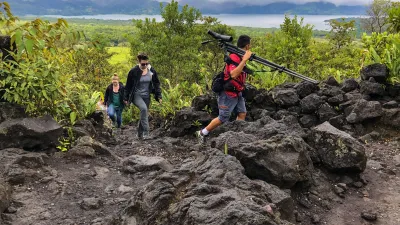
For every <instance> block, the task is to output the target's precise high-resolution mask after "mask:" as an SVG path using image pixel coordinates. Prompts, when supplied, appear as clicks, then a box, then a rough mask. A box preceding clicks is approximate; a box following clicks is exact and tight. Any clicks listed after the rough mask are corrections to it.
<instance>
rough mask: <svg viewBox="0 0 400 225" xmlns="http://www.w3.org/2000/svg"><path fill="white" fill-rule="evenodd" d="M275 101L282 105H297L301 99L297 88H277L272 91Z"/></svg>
mask: <svg viewBox="0 0 400 225" xmlns="http://www.w3.org/2000/svg"><path fill="white" fill-rule="evenodd" d="M272 98H273V99H274V101H275V103H276V104H278V105H279V106H282V107H290V106H294V105H297V104H298V103H299V101H300V99H299V96H298V95H297V92H296V90H295V89H291V88H290V89H275V90H274V91H273V92H272Z"/></svg>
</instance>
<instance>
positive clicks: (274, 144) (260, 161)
mask: <svg viewBox="0 0 400 225" xmlns="http://www.w3.org/2000/svg"><path fill="white" fill-rule="evenodd" d="M249 140H251V139H249ZM228 149H229V153H230V154H231V155H233V156H235V157H236V158H237V159H238V160H239V161H240V162H241V164H242V165H243V167H244V168H245V171H246V174H247V176H248V177H250V178H252V179H260V180H264V181H266V182H268V183H271V184H275V185H277V186H279V187H282V188H291V187H293V186H294V185H295V184H296V183H298V182H306V181H308V180H310V179H311V173H312V168H313V167H312V161H311V159H310V157H309V155H308V149H309V147H308V145H307V144H306V143H305V142H304V141H303V139H301V138H299V137H294V136H284V135H278V136H274V137H272V138H270V139H268V140H260V141H256V142H251V143H243V144H241V145H239V146H230V147H228Z"/></svg>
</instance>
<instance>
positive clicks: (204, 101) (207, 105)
mask: <svg viewBox="0 0 400 225" xmlns="http://www.w3.org/2000/svg"><path fill="white" fill-rule="evenodd" d="M192 107H193V108H194V110H195V111H207V110H211V111H212V112H217V113H218V103H217V96H216V94H205V95H200V96H196V97H195V98H194V99H193V101H192Z"/></svg>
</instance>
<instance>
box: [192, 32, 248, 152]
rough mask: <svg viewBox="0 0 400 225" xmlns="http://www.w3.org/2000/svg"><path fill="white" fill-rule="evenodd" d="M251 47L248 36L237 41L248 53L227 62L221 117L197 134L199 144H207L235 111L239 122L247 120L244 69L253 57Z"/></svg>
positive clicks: (219, 98) (220, 110)
mask: <svg viewBox="0 0 400 225" xmlns="http://www.w3.org/2000/svg"><path fill="white" fill-rule="evenodd" d="M250 45H251V38H250V37H249V36H247V35H241V36H240V37H239V39H238V41H237V47H238V48H240V49H242V50H244V51H246V53H245V54H244V55H243V57H242V58H241V57H240V56H239V55H237V54H234V53H232V54H230V55H229V58H230V60H227V63H226V66H225V70H224V91H222V92H220V93H219V97H218V109H219V115H218V117H217V118H215V119H213V120H212V121H211V123H210V124H209V125H208V126H207V127H206V128H204V129H203V130H199V131H197V132H196V136H197V138H198V140H199V143H200V144H202V145H204V144H205V142H206V137H207V136H208V135H209V133H210V132H211V131H213V130H214V129H215V128H217V127H218V126H220V125H221V124H223V123H225V122H227V121H228V120H229V118H230V116H231V113H232V112H233V111H234V110H235V111H236V113H237V115H238V116H237V118H236V119H237V120H244V119H245V118H246V112H247V111H246V105H245V99H244V97H243V95H242V91H243V90H244V86H245V82H246V77H247V74H246V72H244V69H245V66H246V62H247V61H248V60H249V59H250V58H251V56H252V52H251V51H250ZM229 61H231V62H229Z"/></svg>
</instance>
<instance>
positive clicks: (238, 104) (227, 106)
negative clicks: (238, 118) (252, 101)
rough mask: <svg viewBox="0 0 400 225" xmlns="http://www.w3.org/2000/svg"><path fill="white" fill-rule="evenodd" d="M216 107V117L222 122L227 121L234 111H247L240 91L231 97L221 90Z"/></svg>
mask: <svg viewBox="0 0 400 225" xmlns="http://www.w3.org/2000/svg"><path fill="white" fill-rule="evenodd" d="M218 108H219V115H218V119H219V120H221V122H222V123H225V122H227V121H229V118H230V116H231V113H232V112H234V111H235V112H236V113H246V112H247V111H246V103H245V99H244V98H243V96H242V93H239V95H238V97H236V98H232V97H230V96H228V95H227V94H226V93H225V91H223V92H221V93H220V94H219V97H218Z"/></svg>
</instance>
